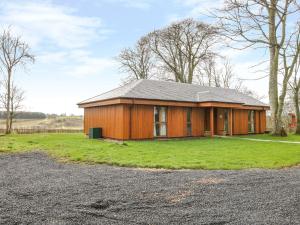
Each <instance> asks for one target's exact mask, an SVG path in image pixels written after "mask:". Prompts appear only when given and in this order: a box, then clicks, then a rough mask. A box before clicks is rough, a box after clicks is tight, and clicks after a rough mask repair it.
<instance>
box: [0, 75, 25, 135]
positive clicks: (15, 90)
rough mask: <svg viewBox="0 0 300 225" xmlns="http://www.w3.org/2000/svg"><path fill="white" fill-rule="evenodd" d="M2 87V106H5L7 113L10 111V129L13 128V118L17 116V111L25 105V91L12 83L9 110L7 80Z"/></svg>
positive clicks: (0, 101)
mask: <svg viewBox="0 0 300 225" xmlns="http://www.w3.org/2000/svg"><path fill="white" fill-rule="evenodd" d="M1 84H2V85H1V86H2V89H3V90H4V91H3V92H2V93H0V104H1V105H0V106H2V107H0V108H4V109H5V111H6V113H7V111H9V129H10V130H11V129H12V124H13V119H14V118H15V116H16V114H17V112H18V111H19V110H20V109H21V108H22V107H23V105H22V104H23V101H24V99H25V96H24V91H23V90H22V89H21V88H19V87H17V86H16V85H15V84H14V83H13V82H12V84H11V96H10V101H9V102H10V105H9V110H7V101H8V95H7V90H6V89H7V87H8V85H7V80H4V81H3V82H2V83H1Z"/></svg>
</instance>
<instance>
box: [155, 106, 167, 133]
mask: <svg viewBox="0 0 300 225" xmlns="http://www.w3.org/2000/svg"><path fill="white" fill-rule="evenodd" d="M154 136H155V137H160V136H167V107H160V106H155V107H154Z"/></svg>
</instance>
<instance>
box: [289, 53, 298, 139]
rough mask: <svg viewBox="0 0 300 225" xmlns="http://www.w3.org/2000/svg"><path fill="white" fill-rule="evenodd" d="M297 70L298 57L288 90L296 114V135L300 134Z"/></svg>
mask: <svg viewBox="0 0 300 225" xmlns="http://www.w3.org/2000/svg"><path fill="white" fill-rule="evenodd" d="M299 68H300V57H298V60H297V62H296V64H295V66H294V71H293V77H292V79H291V80H290V81H289V87H290V88H289V89H290V93H291V97H292V101H293V105H294V110H295V112H296V118H297V128H296V132H295V133H296V134H300V107H299V103H300V102H299V97H300V75H299V72H300V71H299Z"/></svg>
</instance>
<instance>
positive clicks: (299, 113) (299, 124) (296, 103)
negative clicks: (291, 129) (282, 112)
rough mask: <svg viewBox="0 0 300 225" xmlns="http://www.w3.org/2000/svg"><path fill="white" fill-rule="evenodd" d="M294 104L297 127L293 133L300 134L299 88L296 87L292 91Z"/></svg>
mask: <svg viewBox="0 0 300 225" xmlns="http://www.w3.org/2000/svg"><path fill="white" fill-rule="evenodd" d="M294 106H295V111H296V117H297V128H296V132H295V133H296V134H300V108H299V89H296V90H295V93H294Z"/></svg>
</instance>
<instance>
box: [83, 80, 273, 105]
mask: <svg viewBox="0 0 300 225" xmlns="http://www.w3.org/2000/svg"><path fill="white" fill-rule="evenodd" d="M115 98H135V99H152V100H164V101H181V102H225V103H239V104H245V105H249V106H268V105H266V104H265V103H263V102H261V101H259V100H257V99H255V98H253V97H251V96H248V95H245V94H242V93H240V92H238V91H236V90H234V89H226V88H217V87H205V86H200V85H196V84H184V83H176V82H170V81H157V80H137V81H133V82H131V83H129V84H127V85H124V86H122V87H119V88H116V89H113V90H111V91H108V92H105V93H103V94H100V95H98V96H95V97H93V98H89V99H87V100H84V101H82V102H80V103H79V105H81V104H86V103H90V102H97V101H103V100H108V99H115Z"/></svg>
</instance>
